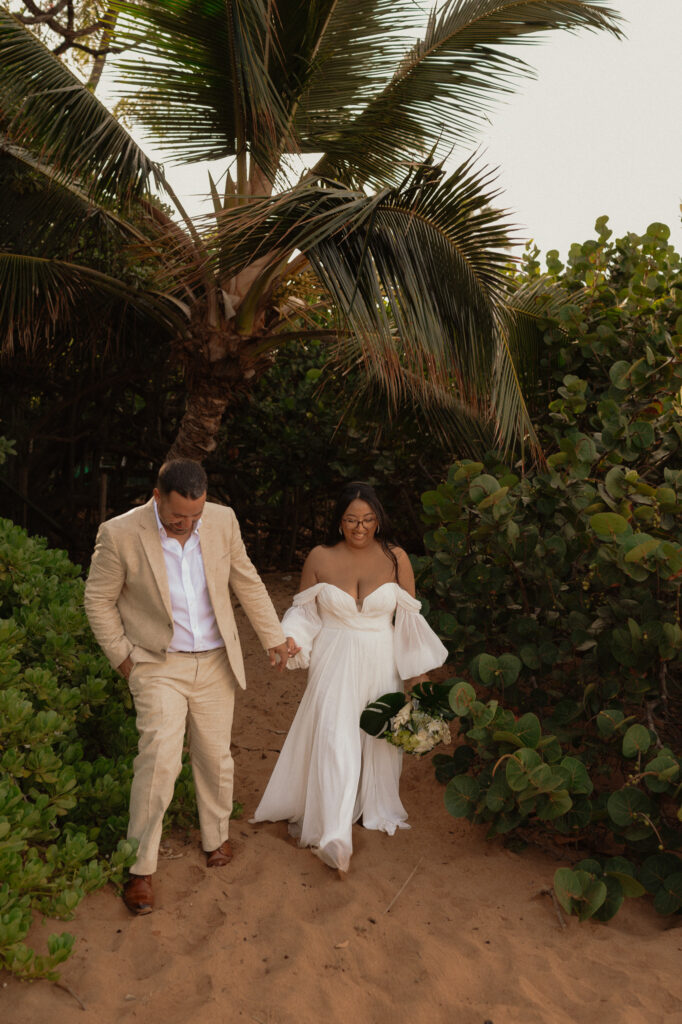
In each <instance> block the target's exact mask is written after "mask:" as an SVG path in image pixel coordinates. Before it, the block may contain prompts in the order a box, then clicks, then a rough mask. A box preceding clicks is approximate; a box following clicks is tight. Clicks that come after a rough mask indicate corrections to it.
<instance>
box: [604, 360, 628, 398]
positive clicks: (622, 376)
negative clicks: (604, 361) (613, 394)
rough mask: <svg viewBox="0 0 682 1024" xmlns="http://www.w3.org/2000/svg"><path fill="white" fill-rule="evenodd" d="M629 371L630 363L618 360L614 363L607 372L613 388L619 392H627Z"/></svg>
mask: <svg viewBox="0 0 682 1024" xmlns="http://www.w3.org/2000/svg"><path fill="white" fill-rule="evenodd" d="M631 369H632V367H631V366H630V363H626V362H625V360H624V359H620V360H619V361H618V362H617V363H614V364H613V366H612V367H611V369H610V370H609V377H610V378H611V383H612V384H613V386H614V387H615V388H618V390H619V391H627V389H628V387H629V386H630V383H629V376H630V370H631Z"/></svg>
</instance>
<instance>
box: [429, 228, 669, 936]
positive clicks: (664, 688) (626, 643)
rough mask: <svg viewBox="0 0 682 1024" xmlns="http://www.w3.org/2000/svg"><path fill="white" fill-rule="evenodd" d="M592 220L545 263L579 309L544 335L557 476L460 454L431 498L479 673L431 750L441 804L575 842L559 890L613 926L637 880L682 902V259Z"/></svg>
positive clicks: (435, 590)
mask: <svg viewBox="0 0 682 1024" xmlns="http://www.w3.org/2000/svg"><path fill="white" fill-rule="evenodd" d="M597 227H598V229H599V232H600V233H599V238H598V239H597V240H593V241H591V242H588V243H585V245H584V246H573V248H572V249H571V254H570V258H569V265H568V267H567V268H563V267H562V265H561V264H560V263H559V262H558V259H557V257H556V254H550V256H549V257H548V263H549V265H550V268H551V270H552V276H553V278H554V282H553V283H554V285H555V286H556V287H560V288H563V289H565V290H566V292H567V293H568V297H569V298H570V299H571V300H574V301H568V302H567V303H566V304H565V305H564V306H563V307H562V309H561V312H560V314H559V318H558V320H557V321H556V322H550V321H547V323H546V327H547V329H546V331H545V335H544V351H543V353H542V359H541V365H540V377H541V379H542V380H543V382H544V383H543V384H542V386H541V387H539V388H538V390H537V392H536V395H535V404H536V425H537V426H538V429H539V433H540V437H541V440H542V443H543V445H544V448H545V452H546V453H547V456H548V457H547V464H546V465H545V466H543V467H540V468H539V469H536V470H531V471H529V470H528V469H527V468H526V469H525V471H524V469H523V468H522V467H510V466H507V465H504V464H503V463H502V462H501V460H500V459H499V457H498V456H496V455H495V454H493V453H490V454H489V455H487V456H486V457H485V458H484V459H483V460H482V461H481V462H470V461H462V462H458V463H456V464H455V465H454V466H453V467H452V468H451V470H450V473H449V475H448V479H447V481H446V482H445V483H443V484H442V485H441V486H440V487H438V488H437V489H436V490H433V491H430V492H427V493H426V494H424V495H423V504H424V510H425V519H426V523H427V527H428V533H427V534H426V538H425V545H426V548H427V550H428V552H429V555H428V556H427V557H426V558H424V559H421V560H417V570H418V577H419V579H418V582H419V587H420V590H421V591H422V592H424V593H425V594H426V595H427V597H428V599H429V603H430V615H431V618H432V621H433V623H434V625H435V626H436V628H438V629H439V631H440V634H441V635H442V636H443V638H444V639H445V640H446V642H447V643H448V644H449V646H450V649H451V652H452V655H453V658H454V660H456V661H458V662H459V663H460V664H461V665H462V674H463V675H466V676H467V679H463V680H461V681H459V682H458V683H457V685H455V686H454V688H453V690H452V698H451V699H452V706H453V710H454V711H455V712H456V714H457V715H458V716H459V718H460V723H461V733H462V736H463V740H464V745H463V747H460V748H458V749H457V750H456V751H455V754H454V756H453V757H447V756H443V755H440V756H437V757H436V758H435V759H434V761H435V763H436V771H437V775H438V777H439V778H440V779H441V780H442V781H446V782H447V788H446V805H447V807H448V809H449V810H450V812H451V813H453V814H455V815H457V816H465V817H468V818H469V819H470V820H472V821H478V822H487V823H488V824H489V830H490V834H508V833H512V832H515V833H517V834H518V833H519V832H521V834H522V835H523V836H524V837H526V838H533V837H536V838H537V837H538V836H539V835H540V834H541V833H545V834H547V833H551V834H553V835H555V836H556V834H557V833H559V835H560V836H564V837H570V838H571V839H573V840H574V841H575V843H576V844H577V845H578V846H579V847H580V848H582V849H583V850H585V851H586V852H587V853H589V854H590V857H589V858H588V859H587V860H583V861H581V862H580V863H579V864H578V865H577V867H576V869H575V870H574V871H570V870H569V869H562V872H559V873H558V875H557V879H556V883H555V886H556V890H557V895H558V897H559V899H560V901H561V902H562V904H563V906H564V907H565V908H566V909H567V910H575V912H577V913H578V914H579V916H581V918H585V917H589V916H595V917H598V918H601V919H602V920H605V919H607V918H608V917H610V916H612V914H613V913H615V912H616V910H617V909H618V906H619V905H620V903H622V899H623V897H624V896H628V895H638V894H640V893H642V892H644V891H645V890H646V891H648V892H650V893H652V894H653V895H654V905H655V906H656V907H657V909H659V910H661V911H662V912H667V913H669V912H672V911H675V910H678V909H680V908H682V874H681V872H682V859H681V858H680V855H679V853H678V852H676V851H679V850H680V847H681V845H682V841H681V840H682V836H681V832H680V820H682V810H680V792H681V791H682V761H681V760H680V756H679V751H680V750H681V749H682V743H681V737H680V732H679V708H680V703H681V697H682V676H681V665H682V629H681V628H680V585H681V581H682V470H681V469H679V468H678V467H679V466H681V465H682V425H681V422H680V402H679V392H680V386H681V385H682V267H681V263H680V257H679V256H678V255H677V254H676V253H675V252H674V251H673V250H672V249H671V248H670V247H669V246H668V245H667V229H665V228H664V227H663V226H662V225H652V227H651V228H649V230H648V232H647V233H646V234H645V235H644V236H642V237H638V236H633V235H630V236H628V237H627V238H626V239H621V240H619V241H618V242H616V243H615V244H610V243H609V241H608V237H609V232H608V230H607V228H606V224H605V220H603V219H602V220H601V221H599V222H598V224H597ZM536 273H537V265H536V264H534V262H533V261H532V260H529V261H528V265H527V268H526V274H527V275H530V276H531V277H532V276H533V275H535V274H536ZM543 403H544V404H543ZM472 684H473V685H472ZM675 751H678V753H676V752H675ZM567 872H568V873H567Z"/></svg>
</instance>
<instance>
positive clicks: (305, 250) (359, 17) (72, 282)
mask: <svg viewBox="0 0 682 1024" xmlns="http://www.w3.org/2000/svg"><path fill="white" fill-rule="evenodd" d="M115 8H116V10H117V12H118V20H117V27H116V46H117V48H118V47H121V48H122V49H123V53H122V55H121V56H119V57H118V58H117V60H116V74H117V76H118V77H117V81H118V83H119V85H118V87H119V89H121V90H125V93H121V95H123V94H125V96H126V97H127V98H128V99H129V100H130V102H129V103H128V105H127V110H128V111H129V116H131V117H132V118H134V120H135V123H136V126H137V128H139V129H141V130H142V131H143V132H145V133H146V135H147V136H148V137H151V138H153V139H154V140H155V145H157V146H158V147H159V148H160V149H161V150H162V151H163V152H165V153H167V154H168V155H169V157H170V158H171V159H172V160H173V161H176V162H181V161H182V162H189V163H199V162H201V161H206V160H215V159H217V158H225V159H229V160H230V161H231V165H230V167H229V169H228V171H227V173H226V174H225V183H224V186H223V185H222V184H221V189H220V192H219V191H218V189H217V187H216V185H215V184H214V182H213V181H212V180H211V182H210V189H211V195H212V198H213V207H214V214H213V216H212V217H211V218H205V219H204V220H195V221H192V220H191V219H190V217H189V216H188V215H187V213H186V211H185V210H184V208H183V206H182V203H181V202H180V200H179V199H178V198H177V196H175V195H174V193H173V190H172V188H171V187H170V185H169V184H168V182H167V180H166V178H165V176H164V173H163V169H162V168H161V167H160V166H159V165H158V164H155V163H153V162H152V161H150V160H149V159H148V158H147V157H146V156H145V154H144V152H143V150H142V149H141V147H140V146H139V145H138V144H137V143H136V142H135V141H134V140H133V139H132V137H131V135H130V134H129V133H128V132H127V131H126V130H125V129H124V128H123V127H122V125H121V124H120V123H119V122H118V121H117V120H116V118H115V117H113V115H112V114H111V113H110V112H109V110H108V109H107V108H106V107H105V106H104V105H103V104H102V103H101V102H100V101H99V100H98V99H97V98H96V97H95V96H94V95H92V93H91V92H89V91H88V90H87V89H86V88H85V86H84V85H83V84H82V83H81V82H79V81H78V80H77V79H76V78H75V77H74V75H73V74H72V73H71V72H70V71H69V70H68V69H67V68H65V67H64V66H63V65H62V64H60V63H59V61H58V60H57V59H56V58H55V57H54V56H53V55H52V54H51V53H49V52H48V51H47V50H46V49H45V48H44V47H43V46H42V44H40V43H39V42H38V41H37V40H36V39H35V38H34V37H33V36H31V35H30V33H28V32H27V31H26V30H25V28H23V27H22V26H21V25H20V24H19V23H18V22H17V21H15V20H14V19H13V18H12V17H11V16H10V15H8V14H7V13H6V12H3V11H0V159H3V160H5V161H8V162H10V163H12V164H13V165H16V166H17V167H21V168H24V169H26V168H28V169H30V174H31V177H32V180H33V182H34V188H33V191H32V194H31V195H30V196H29V197H28V198H27V200H26V203H19V204H17V205H14V206H13V208H12V209H11V210H6V209H5V210H4V211H3V212H2V214H1V215H0V227H2V229H3V236H2V240H0V337H2V338H4V343H5V348H6V349H7V348H11V346H12V344H14V343H15V341H17V342H18V343H21V344H24V345H27V346H30V345H35V344H39V343H40V342H41V341H44V340H45V339H47V340H49V338H50V336H51V332H53V330H54V329H55V325H56V324H58V323H60V324H62V325H63V323H64V321H65V320H68V321H69V323H70V329H71V330H72V331H73V332H76V333H77V332H78V331H79V330H80V331H86V332H87V331H92V322H93V318H94V319H95V320H99V321H100V322H101V320H102V310H103V308H104V307H106V310H107V316H109V317H115V318H116V320H117V323H118V324H120V325H122V326H121V328H120V330H121V331H122V332H123V333H125V330H126V329H131V330H133V329H139V324H140V317H142V320H143V322H144V320H145V319H148V320H149V321H150V322H153V323H154V324H155V327H156V329H157V330H158V328H159V325H160V326H161V329H162V330H163V331H165V332H166V334H167V337H168V341H169V344H170V345H171V346H172V349H173V352H174V355H175V357H176V359H177V360H178V361H179V363H180V365H181V366H182V369H183V373H184V379H185V384H186V394H187V402H186V410H185V414H184V417H183V420H182V422H181V425H180V429H179V432H178V435H177V438H176V440H175V443H174V445H173V448H172V454H173V455H185V456H190V457H194V458H199V459H202V458H204V457H205V455H206V454H207V453H208V452H209V451H210V450H211V449H212V448H213V447H214V446H215V435H216V432H217V430H218V428H219V426H220V423H221V420H222V416H223V413H224V410H225V409H226V407H227V405H228V403H229V402H230V399H231V397H232V396H233V395H234V393H235V392H236V391H237V390H238V389H240V388H242V387H244V386H245V385H246V384H247V383H248V381H249V380H250V379H253V377H254V376H255V375H256V374H258V373H259V372H261V371H262V369H263V367H264V366H266V365H268V360H269V359H270V358H271V353H272V351H273V350H274V349H276V348H277V347H278V346H279V345H281V344H282V343H283V342H284V341H285V340H287V339H288V338H291V337H292V336H293V335H295V336H298V337H300V336H302V335H303V336H304V335H305V333H306V331H307V330H309V331H310V332H312V333H313V334H314V335H315V336H316V337H319V336H320V328H319V324H318V323H310V324H308V323H307V322H306V309H305V304H304V303H302V302H301V300H300V297H299V294H298V293H297V289H298V292H300V287H299V286H298V285H297V282H298V281H299V280H300V279H301V275H304V274H307V275H309V274H310V271H311V270H312V271H313V272H314V274H315V275H316V277H317V280H318V282H319V291H320V294H321V295H322V297H323V301H324V304H325V306H326V308H327V309H333V310H334V311H335V317H336V322H335V324H334V325H333V330H330V336H332V335H333V337H334V339H336V343H337V345H336V347H337V351H338V353H339V354H340V355H342V356H343V358H345V359H349V360H355V361H359V362H360V363H361V364H362V365H363V366H364V368H365V369H366V377H367V381H368V387H377V386H380V387H381V388H383V389H384V390H385V391H387V393H388V395H389V397H390V399H391V401H392V402H393V403H394V405H395V406H397V405H399V404H400V403H401V402H403V401H405V400H412V401H415V402H418V403H419V404H420V405H431V406H433V405H434V404H435V405H436V406H437V407H438V408H440V409H441V410H444V415H447V416H448V417H449V420H448V422H449V423H450V425H451V428H452V429H455V430H457V431H458V432H459V433H460V434H462V435H463V436H465V437H466V436H467V435H469V434H470V433H471V431H474V432H476V433H478V434H480V433H481V432H483V433H488V434H489V435H490V436H495V435H496V439H497V440H498V441H501V442H502V443H506V444H509V443H512V442H513V441H514V440H518V439H519V438H521V437H523V436H524V435H529V434H530V435H531V437H532V427H531V425H530V422H529V419H528V415H527V412H526V408H525V404H524V401H523V396H522V393H521V388H520V385H519V379H518V369H517V365H518V358H517V354H516V353H515V352H514V339H515V338H517V339H518V337H519V321H520V320H521V321H522V320H523V316H524V314H523V311H518V310H517V311H515V310H514V306H513V303H512V302H511V301H510V289H509V283H508V281H509V278H508V276H507V275H506V274H505V272H504V271H505V265H506V264H507V263H508V261H509V254H508V249H509V246H510V244H511V242H512V237H511V234H510V228H509V225H508V223H507V220H506V215H505V214H503V213H502V212H501V211H499V210H497V209H496V208H495V206H494V203H495V199H496V195H497V193H496V191H495V189H494V187H493V184H492V182H493V175H492V174H491V173H490V172H489V171H488V170H486V169H482V168H481V167H480V166H479V165H478V163H477V162H476V161H475V160H473V159H472V158H471V157H468V158H467V159H465V160H464V161H463V162H462V163H461V164H460V166H459V167H458V168H457V169H456V170H455V171H454V172H452V173H451V174H449V175H448V176H446V175H445V173H444V170H443V166H442V156H443V154H445V153H449V152H450V151H451V150H452V149H453V148H454V147H461V146H462V145H467V146H469V145H471V144H472V143H473V142H474V140H475V137H476V132H477V129H478V128H479V126H480V124H481V121H482V119H483V118H485V116H486V114H487V112H488V110H489V108H490V106H491V105H492V104H493V103H494V102H495V100H496V99H497V98H498V97H499V95H500V94H504V93H505V92H508V91H510V90H511V89H512V88H513V86H514V84H515V82H516V81H517V80H518V79H519V78H521V77H523V76H527V75H529V74H530V73H532V72H531V70H530V68H529V67H528V65H527V64H525V63H524V62H523V61H522V60H520V59H519V58H518V57H517V56H516V55H515V53H514V47H515V46H516V45H517V44H519V43H523V42H533V41H535V40H536V39H538V38H541V37H542V36H543V35H544V34H546V33H547V32H549V31H551V30H554V29H565V30H576V29H580V28H586V29H604V30H607V31H609V32H612V33H613V34H615V35H619V34H620V30H619V17H618V15H617V14H616V12H615V11H614V10H612V9H611V8H608V7H606V6H605V5H604V4H602V3H598V2H596V0H535V2H521V0H445V2H444V3H443V4H442V5H441V6H440V7H439V8H434V10H433V11H432V12H431V14H429V15H428V16H427V17H425V16H424V15H423V13H422V8H421V7H420V6H419V5H417V4H416V3H414V2H413V0H220V2H218V0H118V2H117V3H116V5H115ZM418 32H421V38H417V41H415V42H413V43H412V44H411V45H410V44H408V43H406V39H407V38H408V37H410V36H411V38H412V39H414V38H415V37H416V36H417V33H418ZM154 190H156V191H157V193H160V194H161V195H162V196H164V195H165V198H166V200H168V199H169V200H170V201H171V202H172V203H173V204H174V205H175V207H176V209H177V219H173V218H172V217H171V216H170V214H169V213H168V212H167V209H164V208H163V207H162V206H161V204H160V203H159V202H155V201H152V199H150V192H153V191H154ZM27 204H28V206H29V207H30V209H29V211H28V212H29V213H30V216H27V209H26V208H25V207H26V206H27ZM31 204H32V205H31ZM48 204H49V206H48ZM38 210H40V211H42V212H40V213H39V212H37V211H38ZM66 224H68V225H70V231H69V236H70V237H72V238H73V237H76V235H77V231H75V230H74V228H75V225H77V224H81V225H82V224H87V225H93V224H96V225H98V230H100V231H101V232H103V233H105V234H106V236H107V238H109V239H110V240H111V239H113V240H115V242H116V244H117V245H120V246H121V247H123V249H124V250H126V251H129V252H131V253H134V255H135V258H136V259H137V260H140V259H142V260H143V261H147V262H146V263H144V265H145V266H146V267H148V268H149V273H148V274H147V275H146V276H144V275H143V280H142V281H141V280H140V279H139V275H138V277H137V278H135V277H133V278H132V279H131V278H130V275H128V276H126V274H125V273H123V272H118V273H112V272H107V270H106V268H104V269H103V268H101V267H100V268H94V267H93V266H92V265H91V264H90V265H89V264H88V263H87V262H85V261H84V260H83V258H81V256H80V255H79V253H78V252H73V251H72V250H70V249H69V245H68V239H66V240H65V225H66ZM123 262H125V260H124V261H123ZM131 325H132V326H131ZM522 326H523V324H522ZM521 333H522V332H521ZM91 336H93V337H95V338H96V337H97V333H95V334H94V335H91Z"/></svg>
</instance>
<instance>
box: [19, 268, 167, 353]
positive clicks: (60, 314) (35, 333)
mask: <svg viewBox="0 0 682 1024" xmlns="http://www.w3.org/2000/svg"><path fill="white" fill-rule="evenodd" d="M37 298H38V300H39V301H36V299H37ZM150 325H153V326H154V328H155V329H156V330H158V329H159V328H161V329H162V330H166V331H167V332H168V336H169V338H171V337H173V336H174V335H176V334H177V333H178V332H182V331H183V330H184V329H185V326H186V322H185V319H184V316H183V312H182V309H181V307H180V306H179V305H177V304H176V303H174V301H173V300H172V299H171V298H169V297H168V296H166V295H160V294H155V293H153V292H151V291H150V290H142V289H138V288H136V287H135V286H134V285H131V284H127V283H126V282H125V281H121V280H118V279H116V278H114V277H111V276H110V275H108V274H104V273H102V272H100V271H97V270H93V269H92V268H90V267H84V266H80V265H78V264H74V263H68V262H66V261H65V260H49V259H39V258H36V257H33V256H25V255H22V254H18V253H7V252H0V342H1V343H2V354H3V355H4V356H5V357H7V356H11V355H12V352H13V351H14V349H15V345H19V346H20V347H22V348H24V349H26V350H28V351H31V350H34V349H36V348H38V347H40V346H41V345H44V344H46V343H49V342H50V340H51V339H52V338H53V337H54V334H55V332H56V331H57V330H58V329H59V330H62V331H63V330H67V331H70V332H71V337H72V338H73V339H74V340H77V341H78V342H79V343H83V341H86V342H87V345H88V346H89V347H91V348H92V349H98V350H99V351H106V349H107V347H109V346H110V345H112V344H116V343H118V342H119V341H120V339H121V338H122V337H123V336H124V335H125V334H126V333H130V334H134V333H136V331H144V330H145V328H146V327H149V326H150Z"/></svg>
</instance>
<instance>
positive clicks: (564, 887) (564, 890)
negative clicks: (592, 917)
mask: <svg viewBox="0 0 682 1024" xmlns="http://www.w3.org/2000/svg"><path fill="white" fill-rule="evenodd" d="M581 892H582V887H581V885H580V879H579V878H578V876H577V875H576V873H575V871H571V869H570V868H558V869H557V870H556V871H555V872H554V893H555V895H556V898H557V899H558V901H559V903H560V904H561V906H562V907H563V909H564V910H565V911H566V913H567V914H570V913H571V912H572V910H573V900H574V899H578V897H579V896H580V894H581Z"/></svg>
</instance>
